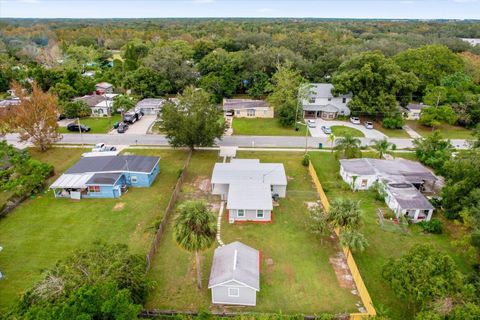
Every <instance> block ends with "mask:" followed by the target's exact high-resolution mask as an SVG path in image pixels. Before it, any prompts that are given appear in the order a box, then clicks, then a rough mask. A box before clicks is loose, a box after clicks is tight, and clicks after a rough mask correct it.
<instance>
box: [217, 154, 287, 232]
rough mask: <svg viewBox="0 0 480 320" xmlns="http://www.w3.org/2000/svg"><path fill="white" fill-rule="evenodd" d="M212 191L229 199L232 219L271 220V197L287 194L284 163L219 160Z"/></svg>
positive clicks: (232, 220)
mask: <svg viewBox="0 0 480 320" xmlns="http://www.w3.org/2000/svg"><path fill="white" fill-rule="evenodd" d="M211 183H212V194H215V195H220V196H221V198H222V200H227V210H229V211H228V216H229V221H230V222H231V223H233V222H235V221H263V222H265V221H271V220H272V217H273V215H272V213H271V212H272V209H273V207H272V196H275V197H280V198H283V197H285V196H286V193H287V176H286V174H285V168H284V167H283V164H281V163H260V160H258V159H231V161H230V162H229V163H216V164H215V167H214V168H213V173H212V180H211Z"/></svg>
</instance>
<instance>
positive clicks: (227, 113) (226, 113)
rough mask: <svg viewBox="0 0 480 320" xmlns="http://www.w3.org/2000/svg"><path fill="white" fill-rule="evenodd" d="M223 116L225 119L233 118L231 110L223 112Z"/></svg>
mask: <svg viewBox="0 0 480 320" xmlns="http://www.w3.org/2000/svg"><path fill="white" fill-rule="evenodd" d="M225 115H226V116H227V117H233V111H232V110H229V111H225Z"/></svg>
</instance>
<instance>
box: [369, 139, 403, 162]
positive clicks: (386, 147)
mask: <svg viewBox="0 0 480 320" xmlns="http://www.w3.org/2000/svg"><path fill="white" fill-rule="evenodd" d="M373 149H375V151H377V152H378V157H379V158H380V159H381V158H383V156H384V155H385V154H390V155H391V154H393V153H394V152H395V150H397V145H396V144H394V143H391V142H389V141H388V139H387V138H384V139H382V140H377V141H375V142H374V144H373Z"/></svg>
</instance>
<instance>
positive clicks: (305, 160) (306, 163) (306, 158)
mask: <svg viewBox="0 0 480 320" xmlns="http://www.w3.org/2000/svg"><path fill="white" fill-rule="evenodd" d="M309 163H310V155H309V154H308V153H307V154H305V155H304V156H303V160H302V164H303V166H305V167H308V164H309Z"/></svg>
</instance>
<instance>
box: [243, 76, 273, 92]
mask: <svg viewBox="0 0 480 320" xmlns="http://www.w3.org/2000/svg"><path fill="white" fill-rule="evenodd" d="M269 80H270V79H269V78H268V75H267V74H266V73H264V72H261V71H257V72H255V73H254V74H253V76H252V79H251V80H250V86H249V88H248V90H247V93H248V95H249V96H251V97H254V98H262V97H263V96H264V95H265V93H266V89H267V86H268V83H269Z"/></svg>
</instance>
